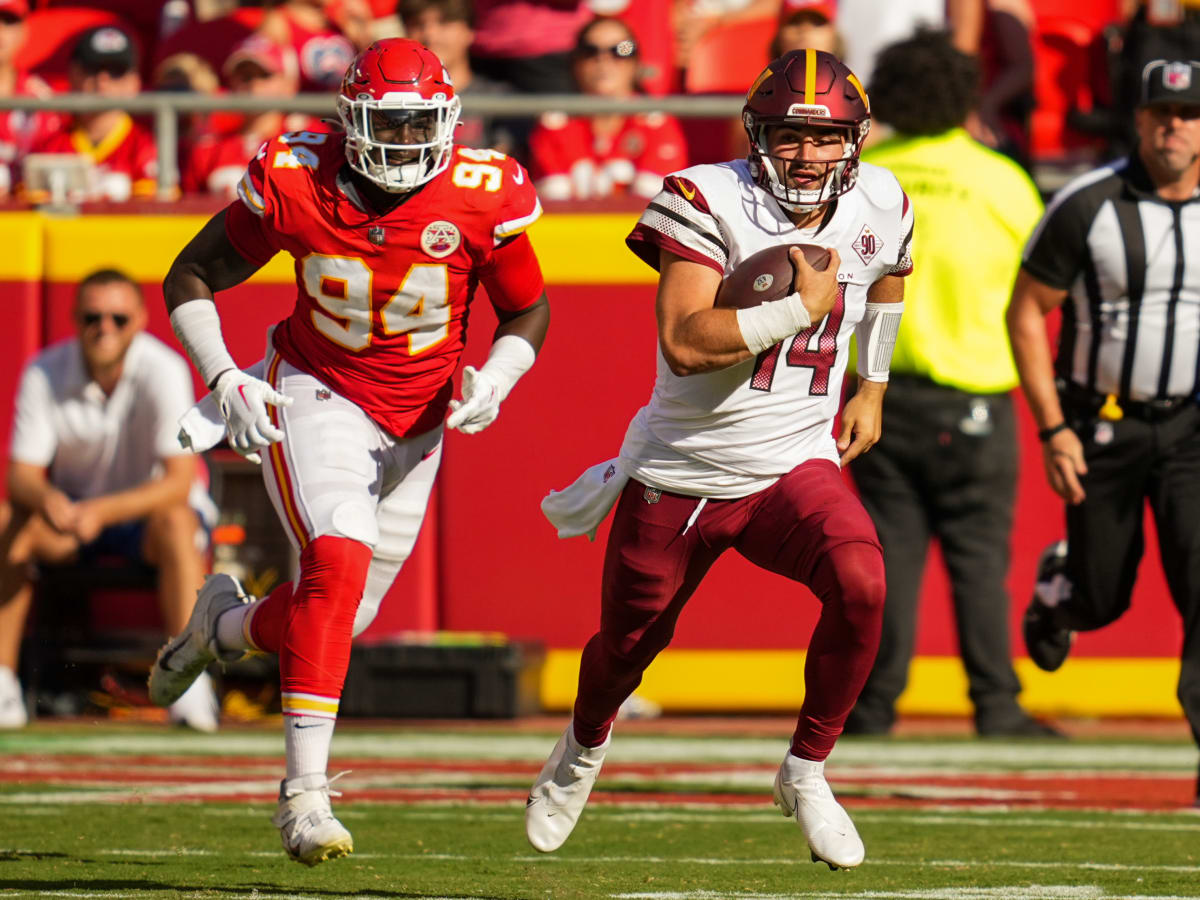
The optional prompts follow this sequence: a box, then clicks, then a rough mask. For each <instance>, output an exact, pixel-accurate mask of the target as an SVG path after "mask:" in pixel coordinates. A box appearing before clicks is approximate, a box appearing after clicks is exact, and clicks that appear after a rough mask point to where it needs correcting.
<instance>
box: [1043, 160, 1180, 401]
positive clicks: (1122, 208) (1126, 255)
mask: <svg viewBox="0 0 1200 900" xmlns="http://www.w3.org/2000/svg"><path fill="white" fill-rule="evenodd" d="M1023 265H1024V267H1025V268H1026V270H1028V271H1029V273H1030V274H1031V275H1033V276H1034V277H1035V278H1037V279H1038V280H1039V281H1042V282H1044V283H1046V284H1047V285H1049V286H1051V287H1055V288H1059V289H1062V290H1066V291H1067V292H1068V297H1067V301H1066V302H1065V303H1064V304H1063V321H1062V333H1061V335H1060V337H1059V345H1058V359H1057V362H1056V369H1057V373H1058V376H1059V377H1060V378H1063V379H1066V380H1067V381H1069V382H1073V383H1074V384H1076V385H1079V386H1081V387H1085V388H1088V389H1090V390H1092V391H1094V392H1096V393H1098V394H1116V395H1117V396H1118V397H1119V398H1121V399H1129V400H1153V399H1163V398H1168V397H1183V396H1188V395H1191V394H1194V393H1195V392H1196V390H1197V389H1198V388H1200V195H1198V196H1194V197H1192V198H1191V199H1190V200H1187V201H1184V202H1168V201H1166V200H1163V199H1162V198H1161V197H1159V196H1158V195H1157V194H1156V193H1155V190H1154V185H1153V183H1152V182H1151V180H1150V177H1149V175H1148V174H1147V173H1146V170H1145V167H1144V166H1143V165H1142V162H1141V160H1140V159H1139V158H1138V156H1137V155H1136V154H1134V155H1133V156H1131V157H1130V158H1129V159H1124V160H1120V161H1118V162H1115V163H1112V164H1111V165H1108V166H1104V167H1102V168H1100V169H1096V170H1094V171H1092V172H1089V173H1087V174H1086V175H1082V176H1080V177H1079V178H1077V179H1076V180H1074V181H1072V182H1071V183H1069V184H1068V185H1066V186H1065V187H1064V188H1063V189H1062V190H1061V191H1060V192H1059V193H1058V195H1057V196H1056V197H1055V198H1054V201H1053V202H1052V203H1051V204H1050V206H1049V208H1048V209H1047V210H1046V214H1045V216H1043V218H1042V221H1041V222H1040V223H1039V225H1038V227H1037V229H1036V230H1035V231H1034V233H1033V236H1032V237H1031V238H1030V239H1029V245H1028V246H1027V247H1026V249H1025V257H1024V261H1023Z"/></svg>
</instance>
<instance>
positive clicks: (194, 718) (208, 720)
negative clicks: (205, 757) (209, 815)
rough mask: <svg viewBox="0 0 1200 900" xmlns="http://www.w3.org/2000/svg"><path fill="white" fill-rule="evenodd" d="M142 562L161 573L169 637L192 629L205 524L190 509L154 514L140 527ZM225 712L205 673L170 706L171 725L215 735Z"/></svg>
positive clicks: (177, 506)
mask: <svg viewBox="0 0 1200 900" xmlns="http://www.w3.org/2000/svg"><path fill="white" fill-rule="evenodd" d="M140 531H141V541H140V544H141V546H140V548H139V550H140V553H139V556H140V559H142V560H144V561H145V562H146V563H148V564H149V565H151V566H154V567H155V568H156V569H157V578H158V607H159V611H160V612H161V613H162V617H163V625H164V627H165V629H166V632H167V634H168V635H175V634H179V633H180V632H182V631H183V629H184V627H185V626H186V625H187V621H188V619H189V618H190V617H191V614H192V609H193V608H194V607H195V605H196V596H197V594H198V593H199V590H200V588H201V587H202V585H203V584H204V557H203V555H202V554H201V552H200V547H199V545H198V543H197V537H198V535H199V534H200V519H199V517H198V516H197V515H196V512H195V510H193V509H192V508H191V507H190V506H188V505H187V503H177V504H173V505H171V506H168V507H164V508H162V509H158V510H155V511H154V512H152V513H150V515H149V516H147V517H146V519H145V521H144V522H143V523H141V528H140ZM219 711H220V706H219V703H218V701H217V695H216V691H215V689H214V686H213V683H212V679H211V678H209V677H208V673H207V672H201V673H200V674H199V675H198V676H197V677H196V680H195V681H193V682H192V685H191V687H189V688H188V689H187V690H186V691H184V693H183V694H182V695H181V696H180V697H179V699H178V700H176V701H175V702H174V703H172V704H171V706H170V710H169V714H170V719H171V721H172V722H180V723H183V724H184V725H187V726H188V727H190V728H195V729H196V730H198V731H216V729H217V724H218V715H219Z"/></svg>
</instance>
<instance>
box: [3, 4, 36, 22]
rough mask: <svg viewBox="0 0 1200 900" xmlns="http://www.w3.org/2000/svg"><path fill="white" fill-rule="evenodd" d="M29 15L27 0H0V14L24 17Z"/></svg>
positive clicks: (16, 17) (13, 17)
mask: <svg viewBox="0 0 1200 900" xmlns="http://www.w3.org/2000/svg"><path fill="white" fill-rule="evenodd" d="M28 15H29V3H28V0H0V16H8V17H9V18H12V19H24V18H25V17H26V16H28Z"/></svg>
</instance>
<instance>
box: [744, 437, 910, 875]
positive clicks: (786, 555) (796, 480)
mask: <svg viewBox="0 0 1200 900" xmlns="http://www.w3.org/2000/svg"><path fill="white" fill-rule="evenodd" d="M734 546H735V547H736V548H737V550H738V552H740V553H741V554H742V555H743V556H745V557H746V558H747V559H749V560H750V561H751V562H753V563H755V564H756V565H759V566H761V567H763V568H765V569H767V570H769V571H772V572H776V573H778V574H780V575H784V576H786V577H788V578H791V579H793V580H795V581H800V582H802V583H804V584H807V585H808V586H809V588H810V589H811V590H812V592H813V593H814V594H816V596H817V598H818V599H819V600H820V601H821V615H820V617H819V618H818V620H817V626H816V628H815V629H814V631H813V635H812V639H811V640H810V641H809V645H808V653H807V656H806V658H805V662H804V703H803V705H802V706H801V708H800V716H799V719H798V721H797V724H796V730H795V732H794V733H793V735H792V744H791V748H790V750H789V752H788V754H787V755H786V756H785V757H784V761H783V764H782V765H781V766H780V770H779V774H778V775H777V776H776V778H775V802H776V803H777V804H778V805H779V807H780V809H781V810H782V811H783V813H784V815H787V816H791V817H795V819H796V822H797V824H799V826H800V828H801V829H802V831H803V833H804V836H805V839H806V841H807V842H808V846H809V849H810V850H811V851H812V856H813V860H814V861H816V860H818V859H820V860H822V861H824V862H825V863H827V864H828V865H829V866H830V867H831V868H844V867H851V866H856V865H858V864H859V863H861V862H862V860H863V857H864V854H865V850H864V848H863V843H862V840H861V839H860V838H859V836H858V832H857V831H856V830H855V828H854V823H853V822H851V821H850V817H849V816H848V815H847V814H846V811H845V810H844V809H842V807H841V805H840V804H839V803H838V802H837V800H836V799H835V798H834V796H833V792H832V791H831V790H830V789H829V785H828V784H827V783H826V781H825V775H824V767H825V759H826V757H828V756H829V753H830V751H831V750H832V749H833V745H834V742H835V741H836V740H837V737H838V735H839V734H840V733H841V731H842V725H843V723H844V722H845V720H846V716H847V715H848V714H849V713H850V709H851V708H852V707H853V706H854V702H855V700H856V699H857V698H858V694H859V692H860V691H861V690H862V686H863V684H864V683H865V682H866V679H867V674H868V673H869V671H870V668H871V663H872V661H873V660H874V657H875V652H876V650H877V649H878V646H879V633H880V628H881V623H882V618H883V605H884V596H885V593H886V586H885V578H884V571H883V553H882V551H881V550H880V548H879V544H878V542H877V540H876V538H875V528H874V526H873V525H872V523H871V520H870V517H869V516H868V515H867V513H866V510H865V509H863V507H862V504H861V503H859V502H858V498H857V497H855V496H854V495H853V493H851V491H850V489H849V488H848V487H847V486H846V483H845V481H844V480H843V479H842V476H841V471H840V470H839V469H838V467H837V466H836V465H834V464H833V463H831V462H828V461H825V460H815V461H812V462H808V463H805V464H804V465H802V466H799V467H798V468H796V469H793V470H792V471H791V472H789V473H788V474H787V475H785V476H784V477H783V478H781V479H780V480H779V481H778V482H777V483H776V484H775V485H774V486H772V487H771V488H769V489H768V490H766V491H763V496H762V498H761V501H760V502H759V503H758V504H757V505H756V507H755V510H754V515H753V517H752V518H751V520H750V523H749V525H748V526H747V527H746V528H745V529H744V530H743V531H742V533H741V534H740V535H739V536H738V538H737V541H736V542H735V544H734Z"/></svg>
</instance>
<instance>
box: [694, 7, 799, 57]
mask: <svg viewBox="0 0 1200 900" xmlns="http://www.w3.org/2000/svg"><path fill="white" fill-rule="evenodd" d="M781 12H782V4H781V0H675V4H674V6H673V7H672V10H671V20H672V24H673V26H674V30H675V62H676V65H677V66H678V67H679V68H680V69H686V68H687V67H688V63H689V61H690V60H691V58H692V51H693V50H695V49H696V44H697V43H699V41H700V38H702V37H704V35H705V34H706V33H707V32H708V31H710V30H712V29H714V28H720V27H722V26H724V25H732V24H733V23H735V22H747V21H750V20H753V19H773V18H776V17H778V16H780V15H781ZM746 49H747V52H755V53H759V54H761V53H763V52H764V51H765V48H762V47H757V48H746ZM773 58H774V57H772V59H773ZM766 63H767V60H765V59H764V60H763V65H766Z"/></svg>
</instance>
